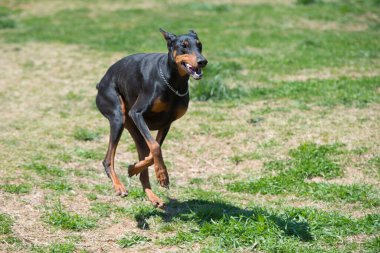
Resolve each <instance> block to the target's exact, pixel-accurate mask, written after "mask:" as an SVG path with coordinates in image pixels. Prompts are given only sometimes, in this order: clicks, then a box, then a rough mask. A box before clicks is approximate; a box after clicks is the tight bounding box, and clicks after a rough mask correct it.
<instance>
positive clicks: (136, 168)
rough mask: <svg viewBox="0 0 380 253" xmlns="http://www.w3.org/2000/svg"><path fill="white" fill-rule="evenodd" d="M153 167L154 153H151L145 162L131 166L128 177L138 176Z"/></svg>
mask: <svg viewBox="0 0 380 253" xmlns="http://www.w3.org/2000/svg"><path fill="white" fill-rule="evenodd" d="M151 165H153V155H152V153H150V154H149V156H148V157H145V159H144V160H142V161H139V162H138V163H136V164H134V165H130V166H129V167H128V175H129V177H132V176H134V175H137V174H139V173H141V172H142V171H143V170H144V169H146V168H148V167H149V166H151Z"/></svg>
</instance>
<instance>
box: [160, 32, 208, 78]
mask: <svg viewBox="0 0 380 253" xmlns="http://www.w3.org/2000/svg"><path fill="white" fill-rule="evenodd" d="M160 32H161V33H162V35H163V36H164V38H165V40H166V42H167V46H168V49H169V56H170V57H172V60H173V61H174V62H175V63H176V65H177V68H178V72H179V74H180V75H181V76H184V75H190V76H192V77H193V78H194V79H195V80H199V79H201V78H202V75H203V74H202V68H204V67H205V66H206V65H207V60H206V58H205V57H204V56H203V55H202V43H201V42H200V40H199V38H198V35H197V34H196V32H194V31H193V30H190V31H189V33H188V34H183V35H178V36H176V35H174V34H172V33H170V32H166V31H164V30H163V29H160Z"/></svg>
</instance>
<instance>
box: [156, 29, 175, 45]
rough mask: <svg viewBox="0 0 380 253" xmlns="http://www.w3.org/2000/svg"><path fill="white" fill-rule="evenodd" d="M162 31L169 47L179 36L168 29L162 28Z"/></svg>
mask: <svg viewBox="0 0 380 253" xmlns="http://www.w3.org/2000/svg"><path fill="white" fill-rule="evenodd" d="M160 32H161V33H162V35H163V36H164V39H165V40H166V42H167V43H168V47H169V46H170V44H171V43H172V41H173V40H175V39H176V38H177V36H176V35H175V34H173V33H170V32H167V31H165V30H164V29H162V28H160Z"/></svg>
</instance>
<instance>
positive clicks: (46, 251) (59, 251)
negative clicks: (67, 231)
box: [31, 242, 76, 253]
mask: <svg viewBox="0 0 380 253" xmlns="http://www.w3.org/2000/svg"><path fill="white" fill-rule="evenodd" d="M75 249H76V247H75V244H74V243H70V242H66V243H52V244H51V245H49V246H47V247H38V246H35V247H32V249H31V252H34V253H72V252H76V251H75Z"/></svg>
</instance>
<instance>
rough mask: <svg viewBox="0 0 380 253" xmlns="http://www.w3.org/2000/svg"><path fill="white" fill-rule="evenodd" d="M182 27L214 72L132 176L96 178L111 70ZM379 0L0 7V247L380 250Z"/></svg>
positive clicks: (83, 1) (15, 2)
mask: <svg viewBox="0 0 380 253" xmlns="http://www.w3.org/2000/svg"><path fill="white" fill-rule="evenodd" d="M160 27H162V28H164V29H165V30H167V31H170V32H173V33H176V34H181V33H186V32H187V31H188V30H189V29H194V30H195V31H196V32H197V33H198V34H199V37H200V39H201V41H202V43H203V53H204V55H205V56H206V57H207V59H208V61H209V64H208V66H207V67H206V69H205V71H204V75H205V77H204V78H203V79H202V80H201V81H198V82H197V81H194V80H191V81H190V84H191V89H190V96H191V102H190V107H189V109H188V112H187V114H186V115H185V116H184V117H183V118H181V119H180V120H178V121H176V122H175V123H174V124H173V125H172V129H171V130H170V132H169V134H168V137H167V139H166V140H165V143H164V145H163V155H164V159H165V161H166V165H167V167H168V171H169V176H170V180H171V185H170V189H169V190H167V189H164V188H161V187H159V185H158V184H157V183H156V182H155V176H154V171H153V169H152V168H150V176H151V177H150V178H151V181H152V182H153V188H154V190H155V191H156V192H157V193H158V195H159V196H160V197H162V198H163V199H165V201H166V202H167V208H166V210H165V211H162V210H159V209H155V208H154V207H153V206H151V204H150V203H149V201H148V200H147V198H146V197H145V195H144V193H143V191H142V189H141V185H140V182H139V179H138V177H132V178H129V177H128V176H127V168H128V165H129V164H132V163H134V162H136V161H137V152H136V149H135V146H134V143H133V141H132V139H131V137H130V136H129V135H128V134H127V132H126V131H125V132H124V134H123V136H122V140H121V142H120V144H119V146H118V150H117V154H116V172H117V173H118V175H119V176H121V177H122V180H123V182H124V183H125V185H126V186H127V188H128V190H129V195H128V196H127V197H125V198H120V197H118V196H116V195H115V194H114V191H113V188H112V184H111V181H110V180H109V179H108V178H107V176H106V175H105V173H104V169H103V167H102V164H101V161H102V160H103V158H104V155H105V152H106V148H107V143H108V133H109V132H108V131H109V126H108V122H107V120H106V119H105V118H104V117H103V116H102V115H101V114H100V113H99V111H98V110H97V108H96V105H95V96H96V92H97V91H96V88H95V86H96V84H97V82H98V81H99V80H100V78H101V77H102V76H103V74H104V73H105V71H106V70H107V68H108V67H109V66H110V65H111V64H112V63H114V62H115V61H117V60H118V59H120V58H121V57H123V56H125V55H128V54H132V53H136V52H165V50H166V44H165V41H164V40H163V38H162V35H161V34H160V33H159V31H158V29H159V28H160ZM379 38H380V1H379V0H346V1H344V0H267V1H264V0H252V1H249V0H237V1H232V0H209V1H189V0H182V1H174V0H163V1H150V0H145V1H137V0H130V1H127V0H114V1H103V0H94V1H90V0H78V1H63V0H55V1H48V0H39V1H37V0H34V1H33V0H2V1H1V2H0V67H1V68H0V108H1V114H0V161H1V162H0V163H1V166H0V173H1V176H0V252H373V253H375V252H379V250H380V212H379V210H380V39H379Z"/></svg>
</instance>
